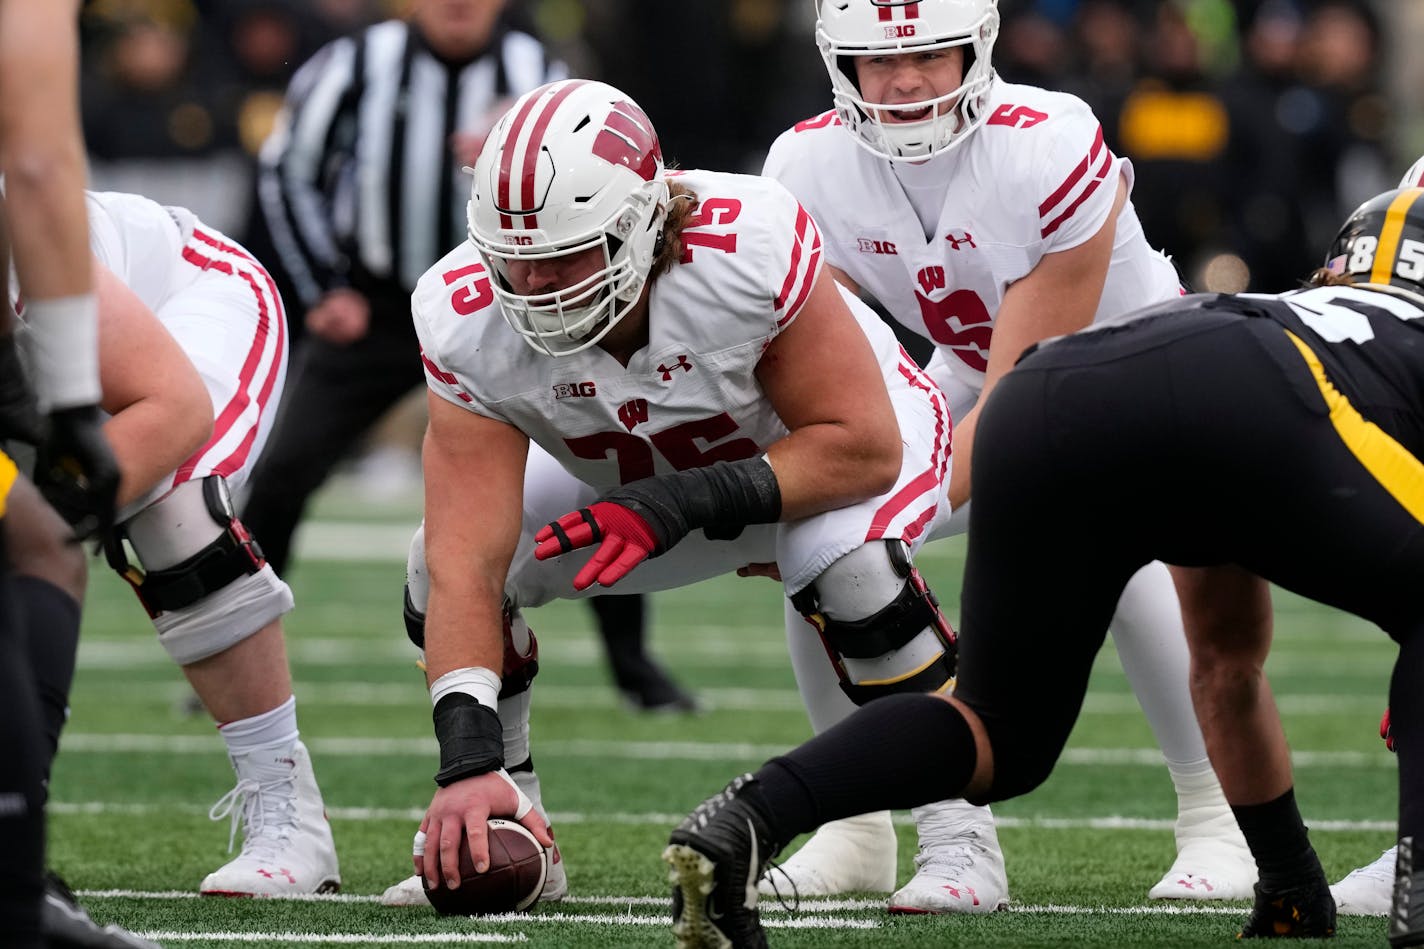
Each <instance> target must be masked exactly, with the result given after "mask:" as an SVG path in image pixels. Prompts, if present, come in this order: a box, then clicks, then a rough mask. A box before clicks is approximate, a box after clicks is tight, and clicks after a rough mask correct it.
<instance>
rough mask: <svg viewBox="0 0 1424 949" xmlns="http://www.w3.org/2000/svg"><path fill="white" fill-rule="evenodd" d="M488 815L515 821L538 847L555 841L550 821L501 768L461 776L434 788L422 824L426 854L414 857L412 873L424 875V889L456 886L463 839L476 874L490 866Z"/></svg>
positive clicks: (457, 884) (549, 844)
mask: <svg viewBox="0 0 1424 949" xmlns="http://www.w3.org/2000/svg"><path fill="white" fill-rule="evenodd" d="M491 817H507V818H511V819H513V820H517V821H518V822H519V823H521V824H523V825H524V826H525V827H527V828H528V829H529V830H530V831H531V832H532V833H533V834H534V839H536V840H538V841H539V844H540V845H541V846H543V847H552V846H553V845H554V838H553V835H551V834H550V833H549V825H548V824H546V823H544V819H543V818H542V817H540V816H539V812H538V811H536V810H535V809H534V808H533V807H532V806H531V805H530V802H529V798H527V797H525V796H524V794H523V793H522V792H521V791H520V790H519V788H518V787H516V786H515V784H514V781H513V780H512V779H511V778H510V777H509V775H507V774H505V773H504V771H503V770H500V771H492V772H490V773H489V774H481V775H477V776H475V777H473V778H465V779H464V780H463V781H456V782H454V783H453V784H450V785H447V786H446V787H443V788H440V789H439V790H437V791H436V792H435V797H434V799H433V800H431V802H430V807H429V809H428V810H426V812H425V819H424V820H423V821H421V822H420V830H421V832H422V833H424V834H425V841H424V853H423V854H419V855H416V857H415V863H416V872H417V873H419V874H420V875H421V876H422V877H424V878H425V884H426V886H427V887H430V888H434V887H437V886H439V885H440V884H441V881H442V880H443V881H444V885H445V886H446V887H447V888H449V889H452V890H454V889H458V888H459V886H460V844H461V841H462V840H466V839H468V841H469V853H470V858H471V860H472V862H473V863H474V866H475V872H476V873H484V872H485V871H486V870H488V869H489V864H490V860H489V841H488V839H487V838H486V825H487V822H488V821H489V819H490V818H491Z"/></svg>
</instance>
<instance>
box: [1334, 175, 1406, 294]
mask: <svg viewBox="0 0 1424 949" xmlns="http://www.w3.org/2000/svg"><path fill="white" fill-rule="evenodd" d="M1325 267H1326V269H1327V270H1331V271H1333V272H1335V273H1343V274H1349V275H1350V276H1352V277H1354V279H1355V283H1356V284H1357V285H1359V286H1364V287H1372V288H1374V289H1377V290H1383V291H1385V292H1387V293H1395V294H1398V295H1400V296H1406V297H1409V298H1410V299H1411V300H1413V301H1414V302H1416V303H1419V304H1420V305H1424V188H1400V189H1398V190H1396V191H1386V192H1385V193H1384V194H1378V195H1375V196H1374V197H1373V198H1371V199H1370V200H1368V201H1366V202H1365V203H1364V204H1362V205H1360V206H1359V207H1358V208H1356V209H1355V213H1353V214H1351V215H1350V217H1349V218H1348V219H1347V220H1346V221H1345V225H1344V226H1343V227H1341V228H1340V233H1339V234H1336V235H1335V240H1334V241H1332V242H1331V243H1330V252H1329V253H1328V254H1326V255H1325Z"/></svg>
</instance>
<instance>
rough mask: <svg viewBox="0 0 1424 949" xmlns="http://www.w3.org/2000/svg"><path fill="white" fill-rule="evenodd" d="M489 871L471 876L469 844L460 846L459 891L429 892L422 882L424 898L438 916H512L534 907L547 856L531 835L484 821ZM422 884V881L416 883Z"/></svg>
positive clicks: (437, 889) (500, 822)
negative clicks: (491, 914) (511, 914)
mask: <svg viewBox="0 0 1424 949" xmlns="http://www.w3.org/2000/svg"><path fill="white" fill-rule="evenodd" d="M489 855H490V865H489V869H488V870H487V871H485V872H484V873H476V872H475V862H474V860H473V859H471V857H470V843H469V841H468V840H461V841H460V886H459V887H458V888H457V889H454V890H451V889H447V888H446V886H445V883H444V881H443V880H442V881H441V883H440V885H439V886H437V887H435V888H434V889H431V888H430V885H429V884H428V883H425V884H424V885H425V898H426V899H428V900H430V905H431V906H433V907H435V910H436V912H438V913H440V915H442V916H485V915H488V914H490V913H518V912H522V911H523V910H526V909H528V908H529V907H531V906H533V905H534V901H535V900H537V899H538V898H539V894H540V893H542V892H544V881H545V880H546V879H547V878H548V876H549V852H548V851H547V850H545V849H544V848H543V847H541V846H540V845H539V841H537V840H535V839H534V835H533V834H532V833H530V832H529V831H528V830H526V829H525V828H524V825H523V824H519V823H517V822H515V821H512V820H500V819H499V818H497V817H496V818H492V819H491V820H490V822H489ZM422 882H424V881H423V879H422Z"/></svg>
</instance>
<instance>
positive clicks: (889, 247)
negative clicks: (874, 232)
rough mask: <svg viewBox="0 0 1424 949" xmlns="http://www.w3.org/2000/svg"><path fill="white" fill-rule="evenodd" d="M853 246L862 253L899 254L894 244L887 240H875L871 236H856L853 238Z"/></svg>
mask: <svg viewBox="0 0 1424 949" xmlns="http://www.w3.org/2000/svg"><path fill="white" fill-rule="evenodd" d="M855 248H856V250H858V251H860V252H861V253H862V254H890V255H898V254H899V251H897V250H896V249H895V245H894V244H892V243H890V242H889V241H881V240H876V239H874V238H871V237H857V238H856V239H855Z"/></svg>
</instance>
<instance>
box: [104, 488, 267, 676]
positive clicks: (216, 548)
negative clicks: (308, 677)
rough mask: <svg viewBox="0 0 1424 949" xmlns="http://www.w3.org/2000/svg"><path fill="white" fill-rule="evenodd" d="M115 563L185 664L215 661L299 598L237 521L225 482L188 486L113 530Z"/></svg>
mask: <svg viewBox="0 0 1424 949" xmlns="http://www.w3.org/2000/svg"><path fill="white" fill-rule="evenodd" d="M105 547H106V549H105V552H106V554H107V556H108V559H109V563H110V565H111V566H112V567H114V569H115V570H117V571H118V572H119V574H120V575H121V576H123V577H124V579H126V580H128V581H129V583H130V584H131V585H132V586H133V588H134V590H135V591H136V592H137V593H138V597H139V599H140V600H141V601H142V602H143V604H144V606H145V608H147V609H148V611H149V615H150V616H152V617H153V625H154V627H155V628H157V630H158V633H159V641H160V642H161V643H162V644H163V648H164V649H166V650H167V651H168V654H169V655H170V656H172V657H173V660H174V661H175V662H177V663H178V664H179V665H189V664H191V663H194V662H197V661H198V660H200V659H206V658H208V657H209V656H215V655H217V654H218V653H220V652H223V651H224V650H226V649H228V648H230V647H231V646H234V645H236V644H237V643H239V642H242V640H244V639H246V638H247V637H249V636H251V635H253V634H254V633H256V632H258V631H259V630H261V629H262V628H263V627H264V626H266V625H267V624H268V623H270V622H272V621H273V620H275V619H277V618H278V617H279V616H282V615H283V614H284V613H287V612H288V611H290V610H291V609H292V591H291V589H290V588H289V587H288V586H287V584H286V583H284V582H283V581H282V579H281V578H280V577H278V576H277V574H276V573H275V572H273V570H272V568H271V567H270V566H268V565H267V563H266V561H265V560H264V559H263V558H262V551H261V548H260V547H258V546H257V544H256V543H255V542H254V541H253V539H252V538H251V537H250V536H248V534H247V530H246V528H244V527H243V526H242V522H241V521H239V520H238V519H237V516H236V514H235V513H234V511H233V508H232V500H231V498H230V497H229V496H228V493H227V485H226V483H225V481H224V479H223V477H222V476H221V475H210V476H208V477H206V478H202V479H199V480H194V481H185V482H183V483H182V484H180V485H178V487H176V488H174V489H173V490H172V491H170V492H169V493H168V494H166V495H164V496H163V497H162V498H160V499H159V500H157V501H155V502H154V503H153V504H150V505H149V506H148V507H146V508H144V509H143V510H141V511H139V512H138V513H137V514H135V515H134V516H133V517H131V518H129V520H127V521H125V522H124V523H123V524H120V525H119V526H118V527H117V528H115V530H114V537H113V538H112V540H111V541H109V542H107V543H106V545H105Z"/></svg>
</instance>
